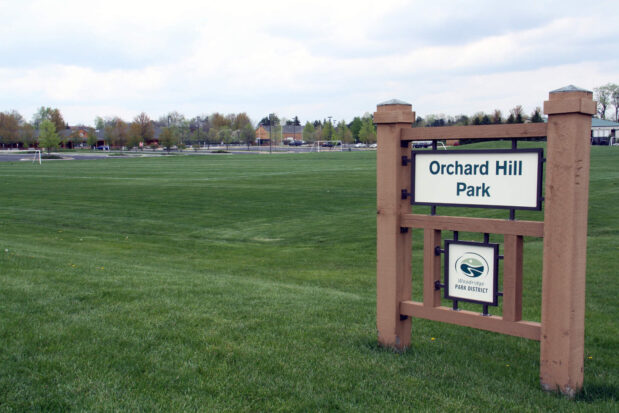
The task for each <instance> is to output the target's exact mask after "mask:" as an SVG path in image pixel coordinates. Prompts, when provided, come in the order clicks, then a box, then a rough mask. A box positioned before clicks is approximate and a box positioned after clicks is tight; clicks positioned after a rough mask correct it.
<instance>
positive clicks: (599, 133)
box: [591, 118, 619, 145]
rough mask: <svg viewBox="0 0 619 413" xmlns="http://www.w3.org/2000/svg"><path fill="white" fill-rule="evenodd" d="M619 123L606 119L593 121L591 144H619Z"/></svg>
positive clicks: (593, 119)
mask: <svg viewBox="0 0 619 413" xmlns="http://www.w3.org/2000/svg"><path fill="white" fill-rule="evenodd" d="M618 138H619V123H617V122H613V121H610V120H606V119H598V118H592V119H591V144H592V145H614V144H619V139H618Z"/></svg>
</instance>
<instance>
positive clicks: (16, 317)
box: [0, 147, 619, 412]
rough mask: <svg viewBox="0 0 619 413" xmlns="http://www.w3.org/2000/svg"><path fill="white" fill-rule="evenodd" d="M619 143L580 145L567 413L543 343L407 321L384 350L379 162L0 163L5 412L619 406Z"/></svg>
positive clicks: (529, 286)
mask: <svg viewBox="0 0 619 413" xmlns="http://www.w3.org/2000/svg"><path fill="white" fill-rule="evenodd" d="M618 149H619V148H608V147H605V148H599V147H594V148H592V171H591V195H590V216H589V222H590V225H589V243H588V274H587V321H586V323H587V324H586V343H585V388H584V391H583V392H582V394H580V395H579V396H578V397H577V399H576V400H572V401H570V400H566V399H565V398H563V397H561V396H557V395H556V394H550V393H545V392H543V391H542V390H540V386H539V379H538V375H539V343H538V342H535V341H529V340H525V339H520V338H515V337H508V336H503V335H499V334H495V333H490V332H484V331H479V330H474V329H469V328H465V327H459V326H452V325H448V324H441V323H437V322H431V321H426V320H417V319H415V320H413V333H412V343H411V347H410V348H409V349H408V351H406V352H403V353H398V352H393V351H390V350H388V349H383V348H381V347H379V346H378V345H377V340H376V337H377V334H376V327H375V325H376V324H375V315H376V313H375V311H376V310H375V305H376V297H375V294H376V253H375V251H376V245H375V243H376V197H375V194H376V188H375V186H376V161H375V153H373V152H352V153H346V152H344V153H319V154H317V153H310V154H290V155H273V156H269V155H238V156H237V155H216V156H163V157H157V158H138V159H129V158H124V159H118V158H117V159H113V158H109V159H102V160H95V161H43V165H41V166H39V165H36V164H32V163H31V162H20V163H0V411H24V410H25V411H70V410H77V411H82V410H89V411H90V410H92V411H330V410H360V411H383V412H388V411H462V410H465V411H493V412H494V411H518V412H521V411H535V412H537V411H583V412H585V411H586V412H589V411H617V405H616V400H617V394H618V388H619V328H618V325H619V323H618V321H617V317H618V315H619V305H618V299H617V293H618V292H619V289H618V283H617V277H618V276H619V258H618V256H619V237H618V234H619V208H618V205H619V163H618V162H619V150H618ZM447 212H448V213H454V212H455V213H464V214H472V215H477V216H483V215H484V214H486V215H485V216H505V215H506V213H505V212H504V211H488V210H470V209H462V210H458V211H454V210H449V211H447ZM439 213H441V209H440V208H439ZM488 214H490V215H488ZM540 215H541V214H539V213H537V215H535V213H533V214H530V216H529V215H526V214H519V215H518V216H519V217H523V218H524V217H526V218H531V219H539V218H540ZM413 236H414V241H413V244H414V248H420V247H421V238H420V237H419V233H418V232H417V231H415V232H413ZM449 236H451V234H450V233H446V234H445V237H449ZM471 237H474V235H471ZM461 238H462V239H464V238H463V236H462V235H461ZM494 239H495V238H494V237H493V240H494ZM496 241H498V242H500V238H496ZM541 244H542V243H541V240H539V239H528V238H527V240H526V243H525V254H527V255H526V256H525V292H524V296H525V306H526V308H525V311H524V313H525V316H526V317H527V319H531V320H539V312H540V302H539V300H540V293H541V291H540V288H541V282H540V277H541ZM420 261H421V253H420V251H419V250H418V249H416V250H415V253H414V269H415V270H416V269H418V268H420V266H421V262H420ZM413 277H414V282H415V285H414V296H415V297H420V288H421V287H420V284H419V283H418V280H420V274H419V271H414V276H413ZM478 307H479V306H477V307H475V306H472V307H470V308H478ZM491 313H495V314H498V313H499V310H497V309H492V308H491Z"/></svg>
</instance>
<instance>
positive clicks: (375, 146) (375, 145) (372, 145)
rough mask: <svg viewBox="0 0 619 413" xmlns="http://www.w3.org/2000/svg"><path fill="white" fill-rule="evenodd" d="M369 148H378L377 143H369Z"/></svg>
mask: <svg viewBox="0 0 619 413" xmlns="http://www.w3.org/2000/svg"><path fill="white" fill-rule="evenodd" d="M370 148H378V144H377V143H373V144H371V145H370Z"/></svg>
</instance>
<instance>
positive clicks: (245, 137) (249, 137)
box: [241, 123, 256, 149]
mask: <svg viewBox="0 0 619 413" xmlns="http://www.w3.org/2000/svg"><path fill="white" fill-rule="evenodd" d="M255 140H256V131H255V130H254V127H253V126H251V123H246V124H245V126H243V128H242V129H241V141H242V142H243V143H245V144H246V145H247V148H248V149H249V146H250V145H251V144H252V143H253V142H254V141H255Z"/></svg>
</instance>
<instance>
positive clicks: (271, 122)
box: [269, 113, 273, 154]
mask: <svg viewBox="0 0 619 413" xmlns="http://www.w3.org/2000/svg"><path fill="white" fill-rule="evenodd" d="M269 153H270V154H271V153H273V114H272V113H269Z"/></svg>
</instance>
